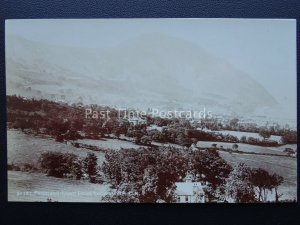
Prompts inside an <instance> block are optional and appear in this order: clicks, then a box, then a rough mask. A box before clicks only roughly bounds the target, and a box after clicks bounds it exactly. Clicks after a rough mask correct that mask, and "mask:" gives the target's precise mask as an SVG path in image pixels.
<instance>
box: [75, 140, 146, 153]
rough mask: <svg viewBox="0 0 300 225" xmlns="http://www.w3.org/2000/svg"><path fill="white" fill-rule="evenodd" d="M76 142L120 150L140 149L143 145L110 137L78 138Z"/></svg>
mask: <svg viewBox="0 0 300 225" xmlns="http://www.w3.org/2000/svg"><path fill="white" fill-rule="evenodd" d="M76 142H78V143H82V144H87V145H93V146H97V147H99V148H103V149H112V150H120V149H121V148H134V149H138V148H140V147H141V146H140V145H136V144H134V143H132V142H130V141H124V140H118V139H110V138H103V139H101V140H93V139H83V140H77V141H76Z"/></svg>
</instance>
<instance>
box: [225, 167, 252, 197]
mask: <svg viewBox="0 0 300 225" xmlns="http://www.w3.org/2000/svg"><path fill="white" fill-rule="evenodd" d="M250 172H251V169H250V168H249V167H247V166H246V165H245V164H244V163H240V164H238V165H237V166H235V167H234V169H233V171H232V172H231V173H230V175H229V178H228V179H227V184H226V192H227V196H228V197H230V198H233V199H234V201H235V202H236V203H250V202H255V192H254V188H253V185H252V183H251V182H250V175H251V173H250Z"/></svg>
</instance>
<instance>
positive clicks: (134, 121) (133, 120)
mask: <svg viewBox="0 0 300 225" xmlns="http://www.w3.org/2000/svg"><path fill="white" fill-rule="evenodd" d="M128 122H129V123H130V124H132V125H140V124H147V121H146V120H143V119H141V118H136V117H135V118H130V119H128Z"/></svg>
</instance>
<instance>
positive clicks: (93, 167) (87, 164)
mask: <svg viewBox="0 0 300 225" xmlns="http://www.w3.org/2000/svg"><path fill="white" fill-rule="evenodd" d="M83 165H84V170H85V172H86V173H87V175H88V177H89V180H90V182H91V183H96V176H97V156H96V155H95V154H94V153H90V152H89V153H88V155H87V157H86V158H85V159H84V160H83Z"/></svg>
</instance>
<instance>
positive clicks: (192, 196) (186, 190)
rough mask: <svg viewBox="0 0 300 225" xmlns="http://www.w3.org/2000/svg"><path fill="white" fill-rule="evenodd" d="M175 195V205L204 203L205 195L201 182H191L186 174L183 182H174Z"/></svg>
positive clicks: (189, 175)
mask: <svg viewBox="0 0 300 225" xmlns="http://www.w3.org/2000/svg"><path fill="white" fill-rule="evenodd" d="M175 185H176V190H175V195H176V197H177V199H176V202H177V203H205V193H204V190H203V185H202V183H201V182H192V175H191V174H188V175H187V176H186V177H185V179H184V182H176V183H175Z"/></svg>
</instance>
